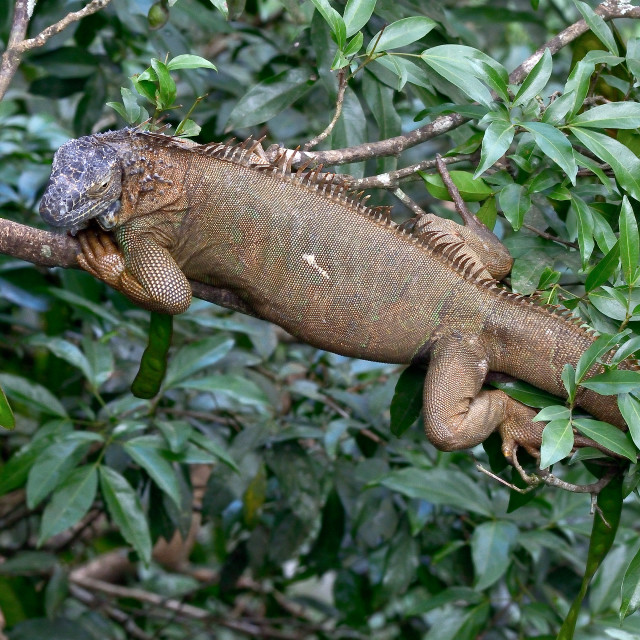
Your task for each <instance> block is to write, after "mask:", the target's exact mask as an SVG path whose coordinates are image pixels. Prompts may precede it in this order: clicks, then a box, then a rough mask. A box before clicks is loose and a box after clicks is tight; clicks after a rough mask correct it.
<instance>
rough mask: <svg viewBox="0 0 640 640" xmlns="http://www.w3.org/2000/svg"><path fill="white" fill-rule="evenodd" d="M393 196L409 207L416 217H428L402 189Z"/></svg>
mask: <svg viewBox="0 0 640 640" xmlns="http://www.w3.org/2000/svg"><path fill="white" fill-rule="evenodd" d="M393 195H394V196H395V197H396V198H398V200H400V202H402V204H404V205H405V206H407V207H408V208H409V209H411V211H412V212H413V214H414V215H416V216H426V215H427V212H426V211H425V210H424V209H423V208H422V207H421V206H420V205H419V204H418V203H417V202H415V201H414V200H413V199H412V198H410V197H409V196H408V195H407V194H406V193H405V192H404V191H403V190H402V189H400V188H398V189H395V190H394V191H393Z"/></svg>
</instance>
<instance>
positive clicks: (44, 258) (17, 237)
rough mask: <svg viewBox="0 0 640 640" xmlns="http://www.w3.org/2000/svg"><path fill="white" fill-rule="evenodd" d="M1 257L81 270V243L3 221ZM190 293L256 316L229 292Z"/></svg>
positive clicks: (196, 285) (202, 287) (197, 287)
mask: <svg viewBox="0 0 640 640" xmlns="http://www.w3.org/2000/svg"><path fill="white" fill-rule="evenodd" d="M0 253H4V254H6V255H10V256H13V257H14V258H19V259H21V260H26V261H27V262H31V263H33V264H36V265H39V266H41V267H62V268H63V269H79V268H80V267H79V265H78V260H77V258H76V256H77V255H78V254H79V253H80V243H79V242H78V241H77V240H76V239H75V238H72V237H71V236H68V235H63V234H59V233H53V232H52V231H44V230H42V229H35V228H33V227H28V226H26V225H24V224H19V223H18V222H12V221H11V220H6V219H3V218H0ZM191 289H192V291H193V295H194V296H195V297H196V298H200V299H202V300H206V301H207V302H213V303H214V304H218V305H220V306H221V307H226V308H227V309H232V310H233V311H240V312H241V313H246V314H249V315H255V313H254V312H253V311H252V310H251V309H250V308H249V307H248V306H247V304H246V303H245V302H244V301H243V300H242V299H241V298H239V297H238V296H237V295H236V294H235V293H233V291H230V290H229V289H221V288H219V287H212V286H209V285H207V284H203V283H202V282H196V281H193V280H192V281H191Z"/></svg>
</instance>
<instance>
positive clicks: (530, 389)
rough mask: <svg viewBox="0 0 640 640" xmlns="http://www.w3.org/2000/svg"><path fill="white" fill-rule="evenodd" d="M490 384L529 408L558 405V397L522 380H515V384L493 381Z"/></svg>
mask: <svg viewBox="0 0 640 640" xmlns="http://www.w3.org/2000/svg"><path fill="white" fill-rule="evenodd" d="M489 384H490V385H491V386H492V387H495V388H496V389H500V390H501V391H504V392H505V393H506V394H507V395H508V396H509V397H510V398H513V399H514V400H517V401H518V402H522V404H526V405H527V406H528V407H535V408H537V409H540V408H543V407H549V406H556V405H557V404H558V398H557V397H556V396H552V395H551V394H550V393H547V392H546V391H542V390H541V389H538V388H537V387H534V386H532V385H530V384H527V383H526V382H522V381H521V380H514V381H513V382H498V381H495V380H491V381H490V382H489Z"/></svg>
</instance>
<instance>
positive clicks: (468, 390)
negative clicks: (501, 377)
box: [423, 333, 544, 461]
mask: <svg viewBox="0 0 640 640" xmlns="http://www.w3.org/2000/svg"><path fill="white" fill-rule="evenodd" d="M487 373H488V357H487V353H486V349H485V347H484V345H482V343H481V341H480V340H479V339H478V338H477V337H476V336H469V335H463V334H459V333H452V334H449V335H447V336H443V337H442V338H440V339H439V340H438V341H437V342H436V343H435V345H434V346H433V348H432V350H431V353H430V361H429V367H428V369H427V375H426V378H425V386H424V405H423V414H424V424H425V432H426V435H427V438H428V439H429V441H430V442H431V443H432V444H433V445H434V446H435V447H437V448H438V449H440V450H442V451H455V450H458V449H467V448H470V447H474V446H476V445H477V444H480V443H481V442H483V441H484V440H485V439H486V438H487V437H488V436H489V435H490V434H491V433H493V432H494V431H499V432H500V435H501V436H502V441H503V445H502V450H503V453H504V454H505V456H506V457H507V459H508V460H509V461H511V460H512V456H513V453H514V451H515V449H516V448H517V446H522V447H523V448H525V449H526V450H527V451H528V452H529V453H531V454H533V455H534V456H535V457H536V458H537V457H538V455H539V454H538V451H539V447H540V444H541V441H542V429H543V428H544V424H542V423H535V422H532V418H533V417H534V416H535V414H536V411H535V410H534V409H531V408H529V407H526V406H524V405H522V404H520V403H519V402H517V401H515V400H512V399H511V398H509V396H507V394H506V393H504V392H503V391H500V390H497V389H496V390H483V389H482V383H483V382H484V379H485V377H486V375H487Z"/></svg>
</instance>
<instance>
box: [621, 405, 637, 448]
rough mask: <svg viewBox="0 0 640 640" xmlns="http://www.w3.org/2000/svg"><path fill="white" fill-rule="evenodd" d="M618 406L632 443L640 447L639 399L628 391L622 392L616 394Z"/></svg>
mask: <svg viewBox="0 0 640 640" xmlns="http://www.w3.org/2000/svg"><path fill="white" fill-rule="evenodd" d="M618 408H619V409H620V413H621V414H622V417H623V418H624V421H625V422H626V423H627V427H629V435H630V436H631V439H632V440H633V443H634V444H635V445H636V447H637V448H638V449H640V400H638V398H636V397H635V396H634V395H632V394H630V393H622V394H620V395H619V396H618Z"/></svg>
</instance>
